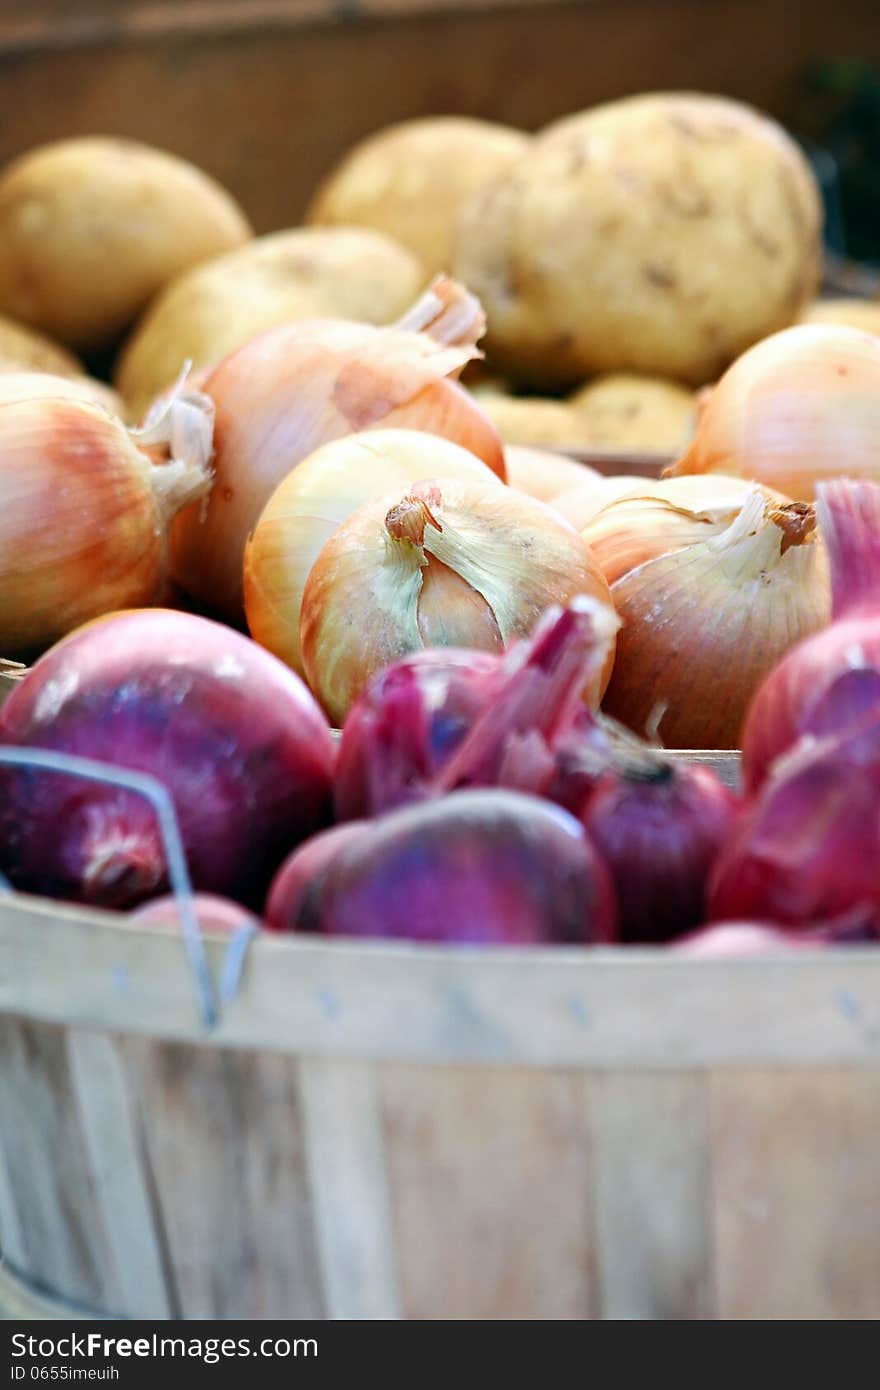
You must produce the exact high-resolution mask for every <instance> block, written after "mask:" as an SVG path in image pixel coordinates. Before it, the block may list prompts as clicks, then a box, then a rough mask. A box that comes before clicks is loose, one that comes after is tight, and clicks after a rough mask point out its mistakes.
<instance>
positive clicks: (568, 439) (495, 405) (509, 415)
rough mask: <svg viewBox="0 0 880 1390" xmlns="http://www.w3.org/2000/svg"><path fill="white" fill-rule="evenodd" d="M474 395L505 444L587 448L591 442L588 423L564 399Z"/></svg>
mask: <svg viewBox="0 0 880 1390" xmlns="http://www.w3.org/2000/svg"><path fill="white" fill-rule="evenodd" d="M475 395H476V398H477V400H478V401H479V402H480V406H481V408H482V409H483V410H484V411H485V413H486V414H487V415H488V417H489V419H490V420H491V421H492V424H493V425H494V426H495V428H496V429H497V431H498V433H499V434H500V435H501V438H502V439H503V440H504V442H505V444H525V445H529V446H532V447H534V448H538V449H540V448H548V449H549V448H557V449H588V448H590V446H591V445H592V444H593V442H594V441H593V438H592V435H591V433H590V426H589V422H588V421H587V420H586V419H585V418H584V417H583V416H582V415H581V413H580V412H579V411H577V410H575V408H574V407H573V406H572V405H570V404H569V403H568V402H567V401H554V400H549V399H546V398H545V397H543V396H507V395H504V394H502V393H501V392H496V391H488V390H480V391H477V392H475Z"/></svg>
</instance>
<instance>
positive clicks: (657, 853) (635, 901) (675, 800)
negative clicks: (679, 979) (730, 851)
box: [582, 764, 740, 942]
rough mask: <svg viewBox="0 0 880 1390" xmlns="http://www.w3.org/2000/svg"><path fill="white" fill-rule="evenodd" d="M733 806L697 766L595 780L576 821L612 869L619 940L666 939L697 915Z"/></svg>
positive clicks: (705, 770) (735, 801)
mask: <svg viewBox="0 0 880 1390" xmlns="http://www.w3.org/2000/svg"><path fill="white" fill-rule="evenodd" d="M739 812H740V803H739V799H738V797H736V796H735V795H734V794H733V792H731V791H729V790H728V789H727V788H726V787H725V786H723V784H722V783H721V782H720V781H719V779H718V778H717V777H716V775H715V773H713V772H712V771H711V770H710V769H708V768H704V767H693V766H681V767H672V766H670V765H669V764H663V765H661V766H660V768H659V769H658V771H657V773H656V775H654V776H650V777H630V776H620V775H618V774H613V773H612V774H609V775H608V776H606V777H605V778H603V779H602V781H601V782H600V783H599V785H598V786H597V788H596V790H595V791H594V792H593V794H592V796H590V798H589V800H588V801H587V803H586V805H585V807H584V809H583V812H582V820H583V823H584V825H585V827H586V829H587V831H588V833H589V836H590V838H591V840H592V841H593V843H594V844H595V845H596V848H597V849H598V850H599V852H600V854H601V855H602V857H603V859H604V860H605V863H606V864H607V865H608V868H609V869H610V871H611V877H612V880H613V882H614V887H615V890H616V894H617V902H618V911H619V921H620V937H621V940H622V941H628V942H637V941H641V942H658V941H668V940H670V939H671V938H672V937H674V936H677V935H680V934H681V933H682V932H686V931H690V930H691V929H692V928H693V927H696V926H697V925H698V924H699V923H700V922H702V921H703V920H704V916H705V900H706V880H707V878H708V875H709V871H710V869H711V867H712V864H713V862H714V861H715V859H716V858H717V856H718V853H719V851H720V849H721V847H722V845H723V844H724V843H725V841H726V840H727V839H728V837H729V835H730V834H731V832H732V830H733V827H734V825H735V824H736V821H737V817H738V815H739Z"/></svg>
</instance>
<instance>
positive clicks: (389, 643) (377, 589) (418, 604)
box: [300, 479, 613, 722]
mask: <svg viewBox="0 0 880 1390" xmlns="http://www.w3.org/2000/svg"><path fill="white" fill-rule="evenodd" d="M416 494H418V496H416ZM425 497H430V498H431V499H433V500H432V501H431V504H430V508H429V513H430V514H431V515H432V516H433V518H434V520H433V521H431V522H429V521H427V520H425V521H424V522H423V523H422V534H420V535H419V536H418V537H417V538H416V539H415V540H409V539H407V538H406V537H405V536H401V537H399V538H398V537H395V536H394V535H392V533H391V531H390V530H389V528H388V521H389V517H394V516H397V515H398V512H399V510H400V508H401V507H402V506H403V507H406V506H409V507H411V508H418V507H421V506H422V505H423V499H424V498H425ZM435 561H436V562H439V564H437V563H435ZM575 594H585V595H588V596H590V597H592V598H595V599H596V600H597V601H598V602H599V603H601V604H604V605H605V606H606V608H607V609H608V610H609V611H613V605H612V603H611V600H610V595H609V593H608V586H607V585H606V583H605V580H604V579H603V578H602V576H601V574H600V573H599V571H598V569H597V567H596V565H595V562H594V561H593V559H592V556H591V555H590V552H589V549H588V547H587V546H586V544H585V543H584V542H583V541H582V540H581V538H580V536H578V535H577V534H576V533H575V532H573V531H572V530H571V529H570V528H569V527H567V526H565V525H564V523H563V522H561V521H560V520H559V518H558V517H556V516H555V515H554V514H553V512H552V511H551V510H550V509H549V508H548V507H546V506H544V505H543V504H542V503H540V502H538V501H537V500H535V499H534V498H531V497H526V496H525V495H523V494H520V493H517V492H516V491H515V490H514V489H513V488H497V487H494V486H493V487H485V486H482V485H481V486H479V487H478V486H476V485H474V484H470V483H468V484H464V483H451V482H447V481H446V480H445V479H435V480H426V481H425V482H423V483H419V484H417V485H416V487H415V488H414V489H412V490H411V493H410V495H409V496H408V497H405V498H403V499H401V497H400V495H399V494H398V495H396V496H394V495H391V494H389V495H387V496H386V497H384V498H378V499H376V500H375V501H373V502H370V503H367V504H366V505H365V506H363V507H361V508H360V509H359V510H358V511H357V512H355V513H354V514H353V516H351V517H350V518H349V520H348V521H347V522H345V524H344V525H343V526H341V527H340V528H339V530H338V531H337V532H336V534H335V535H334V536H332V537H331V539H330V540H329V541H328V542H327V544H326V545H325V546H324V548H323V550H322V551H321V553H320V555H319V557H318V559H317V560H316V562H315V564H314V565H313V567H312V570H311V572H310V574H309V578H308V582H307V584H306V589H305V593H304V595H303V603H302V618H301V626H300V641H301V643H302V653H303V662H304V665H305V670H306V672H307V675H308V680H309V685H310V686H311V688H312V690H313V691H314V692H315V693H316V695H317V696H318V698H319V699H320V700H321V702H322V704H323V705H324V708H325V709H326V710H327V712H328V714H329V715H330V717H331V718H332V719H333V720H334V721H335V722H341V721H342V719H343V718H344V717H345V715H346V713H347V711H348V710H349V709H350V707H351V705H352V703H353V701H354V700H355V699H356V698H357V696H358V695H359V694H360V692H361V691H362V690H363V689H364V688H365V686H366V685H367V683H368V682H369V680H370V679H371V678H372V676H373V675H374V674H375V673H376V672H377V671H379V670H381V669H382V668H383V667H384V666H387V665H390V664H391V662H393V661H396V660H399V659H400V657H402V656H405V655H407V654H408V653H409V652H411V651H417V650H419V649H420V648H421V647H429V646H450V647H474V648H477V649H482V650H488V651H492V650H495V651H500V650H502V648H503V647H504V646H505V645H506V644H508V643H509V642H511V641H513V640H515V639H516V638H519V637H524V636H527V635H528V634H529V632H531V631H532V629H533V628H534V626H535V625H536V623H537V622H538V621H539V619H540V618H541V617H542V615H543V613H544V612H545V610H546V609H547V608H548V607H549V606H550V605H551V604H565V603H567V602H568V600H569V599H571V598H572V597H573V596H574V595H575ZM612 660H613V655H612V654H609V660H608V663H607V666H606V670H605V672H604V673H603V676H602V679H601V680H600V681H599V682H597V686H598V690H599V691H601V690H602V689H603V688H604V685H605V682H606V681H607V673H608V670H610V666H611V662H612Z"/></svg>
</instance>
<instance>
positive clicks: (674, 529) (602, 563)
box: [581, 473, 788, 584]
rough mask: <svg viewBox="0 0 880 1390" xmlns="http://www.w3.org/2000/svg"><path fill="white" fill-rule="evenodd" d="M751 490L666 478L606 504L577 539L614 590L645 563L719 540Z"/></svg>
mask: <svg viewBox="0 0 880 1390" xmlns="http://www.w3.org/2000/svg"><path fill="white" fill-rule="evenodd" d="M752 488H753V484H751V483H749V482H747V481H746V480H745V479H743V478H729V477H727V476H726V475H724V474H722V473H710V474H708V475H707V476H706V477H696V478H690V477H687V478H670V479H668V480H667V481H666V482H659V483H655V484H653V485H652V487H651V489H650V491H646V492H645V493H644V494H643V495H637V494H633V495H631V496H625V497H621V498H618V499H617V500H615V501H613V502H610V503H609V504H608V506H607V507H605V508H603V510H602V511H600V512H598V513H597V515H596V516H595V517H593V519H592V521H590V522H588V524H587V525H586V526H585V527H583V529H582V530H581V535H582V536H583V538H584V540H585V541H586V542H587V544H588V546H589V547H590V550H591V551H592V553H593V557H594V558H595V560H596V563H597V564H598V566H599V568H600V569H601V571H602V573H603V574H604V576H605V578H606V579H607V580H608V583H609V584H614V583H616V581H617V580H618V579H622V578H623V576H624V575H625V574H628V573H629V571H630V570H633V569H636V568H637V567H638V566H639V565H644V564H647V562H648V561H649V560H656V559H659V557H660V556H661V555H671V554H673V553H674V552H675V551H677V550H684V549H685V548H686V547H687V546H688V545H694V544H695V543H696V542H697V541H701V540H708V539H709V538H710V537H711V536H719V535H721V533H722V532H723V531H724V530H726V528H727V527H728V526H729V525H730V523H731V521H733V519H734V518H735V517H736V516H737V514H738V513H739V511H740V510H741V508H742V505H743V502H744V501H745V499H746V497H747V496H748V495H749V492H750V490H752ZM763 491H764V495H765V496H766V498H767V500H768V501H777V502H780V503H784V502H786V501H787V500H788V499H787V498H784V497H782V496H781V495H780V494H779V493H774V492H771V491H770V489H768V488H765V489H763Z"/></svg>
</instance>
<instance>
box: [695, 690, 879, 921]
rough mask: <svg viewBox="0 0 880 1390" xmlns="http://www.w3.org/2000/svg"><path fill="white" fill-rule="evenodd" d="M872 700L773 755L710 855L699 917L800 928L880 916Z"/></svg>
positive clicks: (875, 737)
mask: <svg viewBox="0 0 880 1390" xmlns="http://www.w3.org/2000/svg"><path fill="white" fill-rule="evenodd" d="M878 787H880V708H878V709H875V710H874V711H873V713H872V714H870V715H867V716H866V717H865V719H864V720H862V721H860V722H858V723H856V724H854V725H851V726H850V728H849V730H848V731H847V732H846V733H841V734H831V735H829V736H828V737H827V738H824V739H816V738H805V739H802V740H801V741H800V742H799V743H798V744H796V745H795V747H794V748H793V749H792V751H791V752H790V753H789V754H787V755H786V756H784V757H782V758H780V759H779V760H778V761H777V762H776V763H775V765H774V767H773V770H772V772H771V774H770V776H769V777H768V778H767V779H766V781H765V782H764V784H763V786H762V788H761V790H760V792H759V793H758V796H757V797H756V799H755V800H754V802H753V803H752V805H751V808H750V810H749V812H748V814H747V815H746V816H745V817H744V819H743V821H742V823H741V825H740V827H739V828H738V830H737V832H736V834H734V836H733V837H732V838H731V840H730V841H729V842H728V844H727V846H726V847H725V849H724V850H723V852H722V854H721V855H720V856H719V858H718V861H717V862H716V865H715V868H714V870H713V874H712V879H711V883H710V891H709V911H708V915H709V917H710V918H711V919H713V920H716V921H724V920H726V919H735V920H740V919H749V918H751V919H755V920H760V921H771V922H778V923H782V924H787V925H791V926H805V925H808V924H810V923H817V922H823V921H825V920H826V919H828V918H835V917H839V916H841V915H842V914H846V913H850V912H857V913H868V914H869V915H872V916H873V918H874V920H875V921H876V920H877V918H878V915H880V806H878V801H880V798H878Z"/></svg>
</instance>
